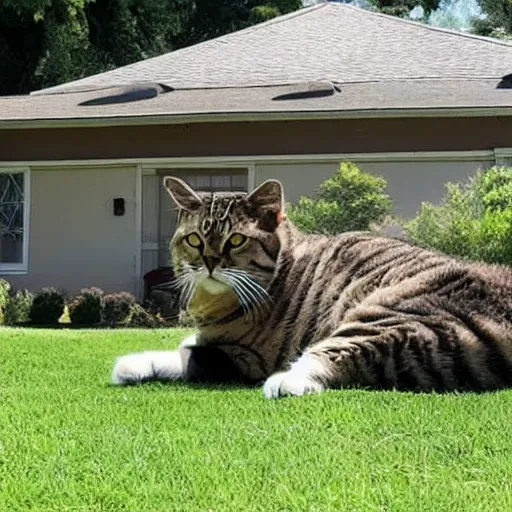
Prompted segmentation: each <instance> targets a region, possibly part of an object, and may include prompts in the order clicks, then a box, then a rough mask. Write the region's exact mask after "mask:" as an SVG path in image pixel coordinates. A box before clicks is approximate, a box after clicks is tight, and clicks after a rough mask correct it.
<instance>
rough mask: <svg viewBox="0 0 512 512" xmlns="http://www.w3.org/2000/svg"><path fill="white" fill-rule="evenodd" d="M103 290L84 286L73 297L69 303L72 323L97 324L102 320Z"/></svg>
mask: <svg viewBox="0 0 512 512" xmlns="http://www.w3.org/2000/svg"><path fill="white" fill-rule="evenodd" d="M102 298H103V290H101V289H100V288H94V287H92V288H84V289H82V290H80V294H79V295H76V296H75V297H73V299H72V300H71V302H70V303H69V305H68V308H69V318H70V320H71V323H73V324H76V325H97V324H99V323H100V322H101V316H102Z"/></svg>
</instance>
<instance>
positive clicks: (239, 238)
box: [229, 233, 247, 247]
mask: <svg viewBox="0 0 512 512" xmlns="http://www.w3.org/2000/svg"><path fill="white" fill-rule="evenodd" d="M246 240H247V237H246V236H244V235H241V234H240V233H235V234H234V235H233V236H232V237H231V238H230V239H229V243H230V244H231V247H240V246H241V245H242V244H243V243H244V242H245V241H246Z"/></svg>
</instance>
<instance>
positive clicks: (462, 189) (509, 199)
mask: <svg viewBox="0 0 512 512" xmlns="http://www.w3.org/2000/svg"><path fill="white" fill-rule="evenodd" d="M446 188H447V193H446V195H445V197H444V199H443V201H442V203H441V204H440V205H439V206H434V205H432V204H430V203H423V204H422V206H421V209H420V211H419V213H418V215H417V217H416V218H414V219H413V220H412V221H410V222H408V223H406V224H405V230H406V233H407V235H408V237H409V239H410V240H411V241H412V242H414V243H415V244H417V245H420V246H423V247H428V248H432V249H436V250H439V251H441V252H444V253H446V254H450V255H452V256H458V257H460V258H465V259H471V260H481V261H486V262H488V263H501V264H507V265H512V169H511V168H505V167H493V168H491V169H488V170H487V171H478V173H477V174H476V176H475V177H473V178H471V179H469V181H468V182H467V183H464V184H454V183H448V184H447V185H446Z"/></svg>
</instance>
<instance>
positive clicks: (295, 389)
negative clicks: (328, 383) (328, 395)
mask: <svg viewBox="0 0 512 512" xmlns="http://www.w3.org/2000/svg"><path fill="white" fill-rule="evenodd" d="M323 390H324V386H323V385H322V384H321V383H320V382H318V381H317V380H314V379H312V378H311V377H307V376H305V375H300V374H299V373H297V372H293V371H288V372H282V373H274V375H271V376H270V377H269V378H268V379H267V380H266V381H265V384H264V385H263V393H264V394H265V397H267V398H279V397H282V396H302V395H309V394H311V393H321V392H322V391H323Z"/></svg>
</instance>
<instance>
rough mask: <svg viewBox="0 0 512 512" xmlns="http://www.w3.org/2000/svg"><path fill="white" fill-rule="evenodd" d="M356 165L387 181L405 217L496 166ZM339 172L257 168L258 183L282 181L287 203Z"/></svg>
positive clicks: (320, 166) (303, 166)
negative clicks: (451, 187) (448, 184)
mask: <svg viewBox="0 0 512 512" xmlns="http://www.w3.org/2000/svg"><path fill="white" fill-rule="evenodd" d="M356 163H357V165H358V166H359V167H360V168H361V169H363V170H365V171H368V172H371V173H373V174H377V175H380V176H383V177H384V178H385V179H386V180H387V182H388V192H389V194H390V195H391V197H392V199H393V200H394V203H395V211H396V213H397V214H398V215H403V216H405V217H412V216H414V215H415V214H416V212H417V210H418V208H419V206H420V205H421V202H422V201H430V202H433V203H438V202H439V201H440V200H441V198H442V197H443V195H444V191H445V188H444V184H445V183H446V182H447V181H461V180H466V179H467V178H468V177H469V176H471V175H473V174H474V173H475V172H476V170H477V169H479V168H485V167H488V166H489V165H492V162H472V161H459V162H457V161H455V162H453V161H452V162H449V161H445V162H443V161H436V162H418V161H396V162H364V161H360V162H356ZM337 169H338V164H336V163H294V164H265V165H257V166H256V183H257V184H258V183H261V182H263V181H265V180H267V179H269V178H275V179H278V180H280V181H281V182H282V183H283V185H284V190H285V197H286V200H287V201H289V202H295V201H297V199H298V198H299V197H300V196H301V195H306V194H310V193H311V192H312V191H313V190H315V189H316V188H317V187H318V185H319V184H320V183H321V182H322V181H324V180H325V179H327V178H328V177H329V176H331V175H332V174H333V173H334V172H335V171H336V170H337Z"/></svg>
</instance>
